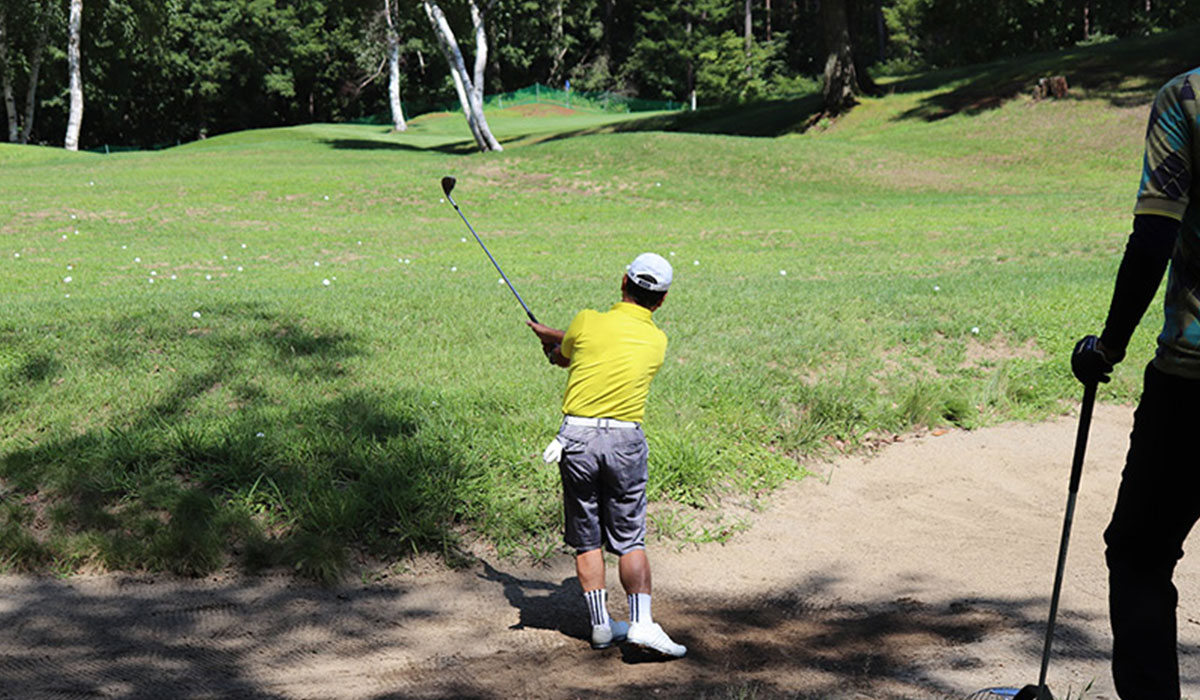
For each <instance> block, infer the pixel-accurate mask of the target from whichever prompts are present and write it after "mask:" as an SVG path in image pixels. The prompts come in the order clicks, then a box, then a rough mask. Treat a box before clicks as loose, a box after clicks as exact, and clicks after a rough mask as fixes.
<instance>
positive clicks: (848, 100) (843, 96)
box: [821, 0, 859, 114]
mask: <svg viewBox="0 0 1200 700" xmlns="http://www.w3.org/2000/svg"><path fill="white" fill-rule="evenodd" d="M846 2H847V0H821V27H822V29H823V33H824V35H825V51H826V58H825V84H824V86H823V88H822V95H823V97H824V99H825V111H826V112H829V113H830V114H840V113H841V112H844V111H846V110H847V109H849V108H850V107H853V106H854V105H855V104H856V103H857V102H858V99H857V97H856V96H857V95H858V94H859V87H858V78H857V76H856V73H855V70H854V48H853V47H852V46H851V44H850V25H849V21H848V20H847V18H846Z"/></svg>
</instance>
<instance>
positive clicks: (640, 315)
mask: <svg viewBox="0 0 1200 700" xmlns="http://www.w3.org/2000/svg"><path fill="white" fill-rule="evenodd" d="M672 276H673V273H672V270H671V264H670V263H668V262H667V261H666V260H665V259H664V258H662V257H661V256H659V255H655V254H654V253H642V254H641V255H639V256H637V257H636V258H635V259H634V261H633V262H632V263H631V264H630V265H629V266H628V267H627V268H626V273H625V276H624V277H623V278H622V279H621V301H619V302H617V303H616V304H613V306H612V308H610V309H609V310H608V311H606V312H603V313H601V312H597V311H592V310H590V309H588V310H584V311H581V312H579V313H578V314H577V315H576V316H575V318H574V320H572V321H571V325H570V326H568V327H567V330H566V332H563V331H560V330H555V329H553V328H549V327H547V326H543V325H541V324H540V323H533V322H529V327H530V328H532V329H533V332H534V333H535V334H537V336H538V338H539V339H540V340H541V341H542V348H543V350H544V351H545V352H546V355H547V357H548V358H549V359H550V361H551V362H553V363H554V364H556V365H559V366H560V367H566V368H567V371H568V376H567V390H566V393H565V395H564V397H563V406H562V411H563V423H562V427H561V429H560V430H559V432H558V436H557V437H556V438H555V439H554V441H553V442H551V443H550V446H549V447H547V448H546V454H545V458H546V461H547V462H553V461H556V460H557V461H558V466H559V471H560V473H561V475H562V484H563V511H564V515H565V520H566V522H565V539H566V542H567V544H569V545H571V546H572V547H574V548H575V552H576V556H575V571H576V573H577V574H578V575H579V585H580V586H581V587H582V588H583V595H584V598H585V599H586V601H587V604H588V612H589V615H590V617H591V622H592V647H594V648H596V649H603V648H606V647H609V646H611V645H612V644H613V643H617V642H621V641H626V640H627V641H629V642H630V643H631V644H636V645H638V646H641V647H643V648H646V649H649V650H652V651H655V652H657V653H659V654H662V655H664V656H668V657H680V656H683V655H684V654H685V653H687V648H686V647H684V646H683V645H681V644H676V643H675V642H674V641H672V640H671V638H670V637H668V636H667V633H666V632H664V631H663V629H662V627H660V626H659V625H658V624H657V623H655V622H654V619H653V617H651V614H650V562H649V560H648V559H647V558H646V480H647V462H646V458H647V454H648V450H647V447H646V436H645V434H644V433H643V432H642V425H641V422H642V416H643V414H644V413H645V407H646V396H647V395H648V394H649V392H650V380H651V379H653V378H654V374H655V373H656V372H657V371H658V368H659V367H661V366H662V363H663V357H664V356H665V354H666V351H667V336H666V334H665V333H663V332H662V331H661V330H659V329H658V327H657V326H655V325H654V321H653V320H652V319H651V313H652V312H653V311H654V310H655V309H657V308H658V307H659V306H661V305H662V303H663V300H664V298H665V297H666V295H667V289H668V288H669V287H670V286H671V278H672ZM602 546H603V547H605V548H607V549H608V551H610V552H612V553H613V554H616V555H617V557H618V565H617V566H618V571H619V572H620V578H621V585H622V586H623V587H624V588H625V593H626V596H627V599H628V601H629V623H628V624H627V623H625V622H618V621H614V620H612V619H611V618H610V617H609V615H608V603H607V592H606V590H605V588H604V556H603V553H602V552H601V549H600V548H601V547H602Z"/></svg>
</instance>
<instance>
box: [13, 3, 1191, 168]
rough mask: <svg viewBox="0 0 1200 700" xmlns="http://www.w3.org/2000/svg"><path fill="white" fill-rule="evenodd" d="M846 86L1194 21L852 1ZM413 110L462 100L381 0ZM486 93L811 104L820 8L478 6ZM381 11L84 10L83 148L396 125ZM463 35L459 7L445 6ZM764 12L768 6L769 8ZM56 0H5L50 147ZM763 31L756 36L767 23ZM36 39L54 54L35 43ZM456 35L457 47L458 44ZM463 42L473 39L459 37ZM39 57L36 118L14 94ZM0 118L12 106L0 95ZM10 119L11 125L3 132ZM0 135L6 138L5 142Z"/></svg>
mask: <svg viewBox="0 0 1200 700" xmlns="http://www.w3.org/2000/svg"><path fill="white" fill-rule="evenodd" d="M844 1H845V5H846V9H847V18H848V29H849V35H850V38H851V48H852V52H853V57H854V63H855V73H856V77H857V78H858V80H859V81H860V84H862V85H863V87H867V86H868V85H869V82H868V81H869V78H870V75H869V73H868V71H869V70H873V71H878V70H891V71H895V70H902V69H922V68H928V67H946V66H955V65H963V64H966V63H972V62H980V61H988V60H993V59H997V58H1002V57H1007V56H1013V55H1017V54H1021V53H1024V52H1030V51H1037V50H1046V49H1055V48H1061V47H1064V46H1071V45H1074V44H1077V43H1080V42H1088V41H1103V40H1106V39H1108V38H1110V37H1123V36H1132V35H1136V34H1143V33H1147V32H1151V31H1156V30H1158V29H1163V28H1174V27H1179V26H1183V25H1185V24H1190V23H1194V22H1200V3H1196V2H1190V1H1184V0H1150V1H1149V2H1148V1H1147V0H995V1H994V2H975V1H974V0H844ZM392 4H393V6H394V12H395V16H394V19H395V24H396V27H397V31H398V33H399V36H400V41H401V45H400V59H399V61H400V70H401V75H400V90H401V93H402V98H403V101H404V105H405V108H406V111H407V112H408V113H409V115H410V116H411V115H415V114H420V113H421V112H423V111H427V110H429V109H431V108H434V107H438V108H446V107H448V106H451V105H452V104H454V102H455V101H456V95H455V89H454V83H453V80H452V79H451V74H450V70H449V66H448V65H447V61H446V60H445V59H444V58H443V56H442V54H441V53H440V51H439V49H438V45H437V42H436V38H435V36H434V34H433V32H432V29H431V27H430V23H429V21H428V19H427V18H426V17H425V15H424V10H423V9H422V4H421V3H420V2H414V1H409V0H396V2H394V3H392ZM485 4H486V5H487V23H486V26H487V45H488V47H489V52H488V58H487V67H486V70H485V71H484V85H483V86H482V88H483V89H484V91H485V92H486V93H488V94H494V93H497V92H506V91H509V90H515V89H519V88H523V87H526V86H528V85H530V84H532V83H535V82H537V83H545V84H551V85H555V86H563V85H564V84H565V83H566V81H568V80H569V81H570V83H571V86H572V88H573V89H579V90H608V91H612V92H615V93H619V94H622V95H626V96H630V97H640V98H646V99H659V100H664V99H669V100H675V101H683V102H686V101H688V100H690V99H691V98H693V97H695V99H696V101H697V103H698V104H699V105H700V106H711V105H717V104H737V103H745V102H750V101H754V100H760V99H764V98H777V97H788V96H793V95H795V94H797V92H798V91H811V90H812V89H813V88H814V86H815V84H816V83H815V81H816V80H818V79H819V78H820V76H821V75H822V73H823V72H824V69H825V66H826V59H827V57H828V55H829V54H828V50H827V47H826V40H825V38H824V36H823V31H822V30H823V26H822V22H821V12H820V10H821V6H822V4H827V3H824V2H823V1H821V0H773V1H772V2H770V3H767V2H765V1H764V0H753V2H751V3H750V5H749V6H750V10H751V20H752V21H751V24H750V42H749V43H748V44H747V43H746V41H745V29H746V27H745V24H744V22H745V16H746V14H745V10H746V7H747V3H746V0H620V1H618V0H491V2H490V3H488V2H486V0H481V5H485ZM382 6H383V2H382V0H289V1H288V2H283V1H282V0H89V1H88V2H87V4H86V9H85V18H84V30H83V37H82V54H83V84H84V97H85V102H86V104H87V111H86V114H85V116H84V122H83V130H82V135H81V146H82V147H84V148H88V147H96V146H100V145H103V144H114V145H127V146H142V147H149V146H159V145H166V144H174V143H176V142H178V141H185V140H191V139H196V138H203V137H204V136H206V135H211V134H218V133H224V132H228V131H234V130H239V129H246V128H254V127H262V126H269V125H285V124H297V123H304V122H313V121H320V122H324V121H347V120H359V119H371V120H376V121H378V122H379V123H382V124H388V123H391V120H390V118H389V102H388V81H387V80H386V79H378V78H375V79H373V76H377V75H378V74H379V72H380V70H381V66H382V68H383V69H384V75H385V76H386V66H383V61H384V59H385V55H386V45H385V43H386V34H385V32H384V26H385V24H384V23H383V21H382V19H383V18H382V16H381V11H382ZM441 6H442V8H443V10H444V11H445V13H446V15H447V19H448V21H449V22H450V24H451V25H452V26H454V27H470V26H471V17H470V11H469V8H468V2H467V1H466V0H443V1H442V2H441ZM768 7H769V9H768ZM66 8H67V0H0V9H2V10H4V12H3V13H0V14H4V15H5V19H4V21H5V23H6V27H7V29H8V31H7V32H6V33H5V36H6V38H7V42H6V43H7V51H6V52H5V55H6V57H7V59H8V60H7V62H5V63H4V65H0V76H7V77H8V79H9V80H10V83H11V86H12V93H13V95H14V98H13V103H14V105H15V107H14V109H15V110H16V111H17V112H18V113H19V114H18V122H19V124H20V125H21V127H22V129H24V127H25V126H26V124H29V126H31V128H30V129H29V131H28V134H27V136H28V138H29V139H30V140H31V141H32V142H35V143H56V144H61V143H62V134H63V133H64V130H65V126H66V121H67V108H68V99H67V97H68V96H67V82H68V81H67V78H68V75H67V61H66V45H67V42H66V40H67V37H66ZM768 26H769V27H770V28H771V29H770V33H769V36H768V31H767V27H768ZM39 27H43V28H45V36H46V41H45V44H44V46H43V47H42V48H41V49H39V48H38V47H39V44H38V37H39V35H40V34H39ZM464 41H466V40H465V39H464ZM471 43H473V42H471ZM35 57H40V58H41V59H43V61H44V62H43V64H41V65H40V80H39V81H37V82H38V83H39V84H38V85H36V88H37V89H36V93H35V100H34V106H35V107H36V118H35V119H27V118H26V117H25V114H26V109H25V108H26V104H25V96H26V95H27V91H28V87H29V86H30V85H31V84H32V83H33V81H31V77H32V69H33V67H34V58H35ZM0 109H6V108H5V107H4V106H3V102H2V101H0ZM3 124H4V125H5V126H7V122H3ZM7 135H8V134H7V129H5V130H4V137H5V138H7Z"/></svg>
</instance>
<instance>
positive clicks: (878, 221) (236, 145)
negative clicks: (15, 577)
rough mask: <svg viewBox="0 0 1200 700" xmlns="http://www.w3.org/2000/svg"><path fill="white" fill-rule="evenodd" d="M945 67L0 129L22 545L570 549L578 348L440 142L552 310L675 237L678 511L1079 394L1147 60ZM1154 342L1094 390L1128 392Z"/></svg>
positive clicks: (661, 408)
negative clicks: (569, 380) (141, 128)
mask: <svg viewBox="0 0 1200 700" xmlns="http://www.w3.org/2000/svg"><path fill="white" fill-rule="evenodd" d="M936 92H937V91H936V90H935V91H931V92H929V93H919V92H912V93H900V94H897V95H894V96H891V97H887V98H882V99H876V100H866V101H865V102H864V104H863V105H862V106H861V107H860V108H858V109H857V110H856V111H854V112H853V113H852V114H851V115H850V116H848V117H847V118H845V119H843V120H841V121H839V122H837V123H836V124H834V125H832V126H830V127H828V128H818V129H814V130H812V131H810V132H808V133H807V134H804V135H790V136H783V137H779V138H745V137H734V136H724V135H712V134H698V133H665V132H655V131H648V132H637V131H629V132H623V133H605V131H606V129H607V128H608V127H609V126H611V122H612V121H613V119H614V118H612V117H604V118H600V117H589V116H583V115H577V116H574V117H572V116H570V115H566V116H564V115H561V114H556V115H553V116H546V115H545V114H539V113H538V110H524V112H519V113H515V114H514V113H508V114H507V115H505V114H499V115H497V116H496V117H494V118H493V120H492V125H493V128H494V129H495V130H496V131H497V133H498V134H499V135H501V137H502V138H506V139H509V140H510V147H509V148H508V149H506V150H505V151H504V152H503V153H499V154H490V155H478V154H472V153H470V149H469V148H467V147H466V146H465V145H464V139H465V134H466V131H465V126H464V125H463V123H462V119H461V116H459V115H430V116H428V117H425V118H423V119H418V120H416V121H415V123H414V125H413V128H412V129H411V131H410V132H409V133H406V134H388V133H386V132H385V131H384V130H383V129H381V128H380V127H369V126H347V125H314V126H301V127H294V128H283V129H272V130H264V131H256V132H245V133H238V134H231V135H227V136H221V137H216V138H212V139H209V140H207V141H204V142H196V143H191V144H187V145H184V146H181V147H177V148H173V149H169V150H166V151H161V152H144V153H127V154H114V155H107V156H106V155H98V154H67V153H64V152H61V151H58V150H53V149H44V148H17V147H9V146H0V192H3V196H2V197H0V293H2V294H3V302H2V304H0V309H2V311H0V496H2V497H3V504H4V505H3V511H2V512H0V564H2V565H3V566H4V567H5V568H8V569H15V570H24V569H33V570H47V569H49V570H54V571H60V572H71V571H77V570H81V569H82V570H90V569H94V568H102V569H110V568H124V569H141V568H144V567H149V568H151V569H169V570H172V571H176V572H181V573H203V572H208V571H212V570H214V569H216V568H219V567H221V566H224V565H226V564H231V563H232V564H236V565H239V566H245V567H247V568H250V569H260V568H264V567H267V568H270V567H274V566H280V565H282V566H287V567H292V568H295V569H296V570H298V571H300V572H301V573H302V574H304V575H307V576H312V577H314V578H317V579H320V580H326V581H328V580H333V579H335V578H337V577H339V576H341V575H343V574H345V573H346V572H358V571H360V570H366V571H378V570H379V569H378V566H380V565H381V566H383V567H385V568H386V567H387V566H390V565H392V564H393V563H394V562H398V561H402V558H401V557H402V555H404V554H406V553H411V552H417V551H425V552H436V553H442V554H447V555H451V558H452V559H453V555H454V553H455V552H457V551H459V550H460V549H463V548H465V547H468V546H471V543H472V542H475V540H476V538H479V537H481V538H482V541H483V542H484V543H487V544H490V545H492V546H495V547H497V548H498V549H499V551H500V552H501V553H503V554H508V553H519V554H527V555H530V556H532V557H534V558H535V559H539V558H544V557H547V556H549V555H551V554H553V553H555V552H557V551H559V547H560V545H559V543H558V525H557V523H558V522H559V517H560V516H559V515H558V498H559V497H558V483H557V472H556V471H555V470H554V469H553V468H548V467H546V466H545V465H543V464H542V463H541V461H540V459H539V456H540V452H541V449H542V447H543V446H544V444H545V442H546V441H548V440H549V438H550V437H551V436H552V435H553V432H554V430H555V429H556V427H557V422H558V401H559V399H560V396H561V390H562V387H563V383H564V380H565V374H564V373H562V372H561V371H560V370H558V369H556V368H554V367H551V366H549V365H548V364H547V363H546V362H545V360H544V359H543V358H542V356H541V353H540V351H539V346H538V344H537V343H536V341H535V339H534V337H533V335H532V334H531V333H530V332H529V331H528V329H527V328H526V327H525V325H524V314H523V312H522V310H521V308H520V306H519V305H518V304H517V302H516V300H515V299H514V298H513V297H512V295H511V294H510V292H509V291H508V289H507V288H506V287H505V286H504V285H503V284H501V283H500V279H499V275H497V274H496V272H495V270H494V269H493V268H492V267H491V265H490V263H489V262H488V260H487V258H486V256H485V255H484V254H483V252H482V251H481V250H480V249H479V247H478V246H477V245H476V243H475V241H474V240H473V239H472V238H471V236H470V233H469V232H468V231H467V229H466V227H465V226H463V225H462V222H461V221H460V220H459V219H458V217H457V215H456V214H455V212H454V211H453V209H452V208H451V207H450V205H449V204H448V203H446V202H444V201H443V200H442V197H441V190H440V187H439V180H440V178H441V177H442V176H444V175H453V176H455V177H456V178H458V187H457V189H456V190H455V192H454V196H455V199H456V200H457V202H458V203H459V204H460V206H461V207H462V208H463V211H464V213H465V214H466V215H467V217H468V218H469V219H470V220H471V222H472V224H473V225H474V226H475V228H476V230H477V231H478V232H479V233H480V235H481V236H482V237H483V239H484V241H485V242H486V243H487V244H488V247H489V249H490V250H491V251H492V253H493V254H494V255H495V256H496V257H497V258H498V260H499V261H500V263H501V265H502V266H503V267H504V270H505V272H506V273H507V274H508V276H509V277H510V279H511V280H512V281H513V283H514V284H515V285H516V287H517V289H518V290H519V291H520V292H521V294H522V296H523V297H524V298H525V300H526V301H527V302H528V303H529V305H530V306H531V308H532V309H533V311H534V313H535V314H537V316H538V317H539V319H540V320H542V321H543V322H545V323H548V324H550V325H552V326H558V327H565V326H566V324H567V323H568V322H569V321H570V319H571V317H572V315H573V314H574V312H575V311H577V310H579V309H581V308H585V307H591V308H598V309H605V308H607V307H608V306H609V305H610V304H611V303H612V302H613V301H615V300H616V299H617V294H618V284H619V280H620V276H621V274H622V273H623V270H624V265H625V264H626V263H628V262H629V260H630V259H632V257H633V256H634V255H635V254H637V253H639V252H642V251H645V250H652V251H656V252H659V253H661V254H662V255H664V256H669V259H670V260H671V261H672V262H673V263H674V265H675V268H676V282H675V284H674V286H673V287H672V290H671V293H670V296H669V297H668V300H667V303H666V304H665V305H664V307H663V308H662V309H661V310H660V311H659V312H657V313H656V320H657V322H658V323H659V325H660V326H661V327H662V328H663V329H664V330H665V331H666V333H667V334H668V336H669V338H670V347H669V349H668V360H667V364H666V365H665V367H664V368H663V370H662V371H661V373H660V374H659V377H658V378H657V379H656V380H655V384H654V386H653V389H652V392H651V397H650V401H649V404H648V409H647V432H648V434H649V437H650V441H651V496H652V498H653V499H654V501H655V502H656V503H658V504H659V505H658V506H657V507H656V509H655V511H654V515H653V517H652V521H653V522H652V530H653V532H654V533H656V534H657V535H659V536H661V537H665V538H667V539H669V540H671V541H674V542H681V543H682V542H703V541H712V540H719V541H724V540H725V539H728V538H729V537H730V536H733V535H735V534H736V532H737V531H738V530H739V529H740V528H741V527H742V526H743V522H742V521H741V520H740V519H739V518H737V517H736V516H734V515H732V513H733V511H732V510H730V509H729V508H728V506H730V505H735V504H744V502H745V501H746V500H747V499H750V500H752V499H754V498H756V497H757V496H758V495H759V494H762V493H764V492H768V491H770V490H771V489H772V488H774V487H775V486H777V485H778V484H780V483H782V482H783V481H784V480H786V479H789V478H796V477H802V476H803V475H804V473H805V469H804V466H803V465H804V464H806V463H807V461H808V460H811V459H814V458H818V457H823V456H828V455H831V454H833V453H834V452H837V451H839V450H849V449H854V448H857V447H861V446H864V445H871V444H873V443H874V442H876V441H879V440H884V441H886V440H888V439H890V437H891V436H892V435H894V434H896V433H904V432H907V431H912V430H924V429H928V428H936V427H939V426H962V427H974V426H978V425H983V424H990V423H995V422H999V421H1003V420H1008V419H1013V418H1025V417H1044V416H1047V415H1050V414H1053V413H1055V412H1060V411H1062V410H1064V407H1065V406H1066V404H1065V403H1064V400H1071V399H1074V398H1075V397H1076V394H1077V393H1078V386H1077V384H1076V383H1075V381H1074V380H1073V378H1071V376H1070V372H1069V370H1068V367H1067V364H1068V363H1067V357H1068V354H1069V350H1070V347H1071V345H1072V343H1073V341H1074V340H1075V339H1076V338H1077V337H1078V336H1080V335H1082V334H1084V333H1086V332H1093V331H1097V330H1099V327H1100V325H1101V323H1102V321H1103V317H1104V313H1105V311H1106V309H1107V305H1108V299H1109V294H1110V290H1111V282H1112V278H1113V275H1114V273H1115V270H1116V266H1117V263H1118V261H1119V257H1120V252H1121V250H1122V249H1123V246H1124V240H1125V237H1126V235H1127V231H1128V227H1129V224H1130V218H1131V208H1132V205H1133V197H1134V194H1135V192H1136V186H1137V182H1138V176H1139V168H1140V162H1141V136H1142V130H1143V127H1144V121H1145V118H1146V113H1147V109H1148V108H1147V104H1146V101H1147V100H1148V99H1149V97H1150V95H1151V94H1152V92H1151V91H1148V90H1147V89H1146V88H1145V87H1144V86H1142V87H1140V88H1139V90H1137V91H1134V92H1133V93H1131V94H1132V95H1133V97H1132V98H1131V99H1127V100H1125V101H1123V102H1122V103H1121V104H1120V105H1117V104H1115V103H1114V102H1112V101H1109V100H1107V99H1103V98H1091V99H1088V98H1086V95H1085V99H1075V100H1068V101H1063V102H1052V101H1048V102H1041V103H1033V102H1031V101H1029V100H1028V99H1025V98H1017V99H1015V100H1013V101H1011V102H1008V103H1006V104H1004V105H1003V106H1002V107H1000V108H998V109H994V110H990V111H982V112H978V113H975V114H968V113H965V112H964V113H962V114H958V115H955V116H951V117H949V118H945V119H941V120H938V121H932V122H930V121H926V120H924V119H921V118H919V117H916V116H911V113H912V110H914V109H916V108H917V107H918V106H919V105H920V104H922V100H926V99H929V98H930V97H931V96H934V95H935V94H936ZM531 112H532V114H531ZM539 120H546V121H539ZM589 130H590V131H592V132H594V133H590V134H587V135H583V134H578V133H574V132H582V131H589ZM560 133H564V134H568V135H570V137H567V138H557V137H556V135H557V134H560ZM571 134H573V135H571ZM1156 322H1157V317H1156V315H1155V314H1153V313H1151V314H1148V315H1147V319H1146V321H1145V328H1144V329H1143V330H1142V331H1141V332H1139V334H1138V335H1137V336H1136V337H1135V340H1134V347H1131V349H1130V356H1131V357H1145V356H1147V353H1148V350H1149V347H1150V346H1151V343H1152V336H1153V332H1152V331H1151V330H1150V329H1151V328H1152V327H1153V326H1154V325H1155V324H1156ZM1139 364H1140V363H1135V362H1131V363H1127V365H1126V366H1123V367H1121V368H1120V369H1119V370H1118V372H1117V374H1116V378H1115V381H1114V382H1113V383H1112V384H1110V385H1106V386H1105V387H1104V389H1103V390H1102V399H1113V398H1119V399H1128V398H1130V397H1132V396H1133V395H1134V393H1135V392H1136V390H1137V386H1138V381H1137V379H1138V376H1137V375H1138V371H1139V369H1140V367H1139V366H1138V365H1139ZM366 555H369V556H371V557H373V558H372V559H369V560H368V559H364V558H362V557H363V556H366ZM380 562H381V564H380ZM360 565H365V567H366V568H365V569H364V568H363V566H360ZM372 567H374V568H372ZM364 575H366V574H364Z"/></svg>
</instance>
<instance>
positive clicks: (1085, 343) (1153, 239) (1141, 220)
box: [1071, 214, 1179, 384]
mask: <svg viewBox="0 0 1200 700" xmlns="http://www.w3.org/2000/svg"><path fill="white" fill-rule="evenodd" d="M1178 235H1179V222H1178V221H1176V220H1175V219H1172V218H1170V217H1166V216H1157V215H1154V214H1138V215H1137V216H1135V217H1134V218H1133V233H1131V234H1129V242H1128V243H1127V244H1126V245H1125V255H1124V256H1123V257H1122V258H1121V266H1120V268H1118V270H1117V281H1116V283H1115V285H1114V286H1113V296H1112V303H1111V304H1110V305H1109V308H1108V318H1107V319H1106V320H1105V322H1104V331H1103V332H1102V333H1101V334H1100V337H1099V338H1098V339H1097V338H1096V337H1095V336H1087V337H1085V338H1083V339H1082V340H1080V341H1079V342H1078V343H1077V344H1076V345H1075V351H1074V353H1072V355H1071V371H1072V372H1074V373H1075V377H1076V378H1077V379H1078V380H1079V381H1081V382H1083V383H1084V384H1095V383H1097V382H1107V381H1108V375H1109V373H1110V372H1112V370H1113V365H1115V364H1117V363H1118V362H1120V361H1121V360H1122V359H1124V358H1125V348H1126V346H1128V345H1129V339H1130V337H1132V336H1133V331H1134V329H1135V328H1137V325H1138V323H1139V322H1140V321H1141V320H1142V316H1143V315H1144V314H1145V313H1146V308H1147V307H1149V306H1150V302H1151V300H1153V299H1154V295H1155V294H1156V293H1157V292H1158V286H1159V284H1160V283H1161V282H1162V277H1163V272H1164V271H1165V270H1166V268H1167V263H1168V262H1169V261H1170V260H1171V253H1172V252H1173V251H1174V250H1175V241H1176V238H1177V237H1178Z"/></svg>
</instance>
